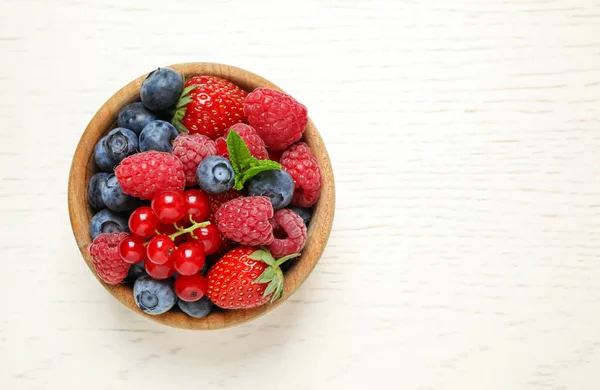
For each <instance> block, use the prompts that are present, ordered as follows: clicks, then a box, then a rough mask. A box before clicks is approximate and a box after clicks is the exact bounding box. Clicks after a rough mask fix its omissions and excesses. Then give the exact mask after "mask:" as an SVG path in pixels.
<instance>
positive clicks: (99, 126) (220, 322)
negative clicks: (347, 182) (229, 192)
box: [68, 63, 335, 329]
mask: <svg viewBox="0 0 600 390" xmlns="http://www.w3.org/2000/svg"><path fill="white" fill-rule="evenodd" d="M169 68H172V69H175V70H177V71H178V72H180V73H182V74H183V75H184V76H193V75H213V76H217V77H221V78H224V79H228V80H230V81H232V82H233V83H235V84H237V85H238V86H240V87H241V88H243V89H244V90H246V91H249V92H250V91H252V90H253V89H255V88H257V87H268V88H274V89H278V90H281V89H280V88H279V87H277V86H276V85H275V84H273V83H271V82H270V81H268V80H266V79H264V78H262V77H260V76H258V75H255V74H253V73H251V72H248V71H246V70H243V69H240V68H236V67H233V66H228V65H222V64H211V63H187V64H178V65H172V66H169ZM146 76H147V74H146V75H143V76H141V77H139V78H137V79H136V80H134V81H132V82H131V83H129V84H127V85H126V86H125V87H123V88H122V89H121V90H119V91H118V92H117V93H115V94H114V95H113V96H112V97H111V98H110V99H109V100H108V101H107V102H106V103H105V104H104V105H103V106H102V107H101V108H100V110H98V112H97V113H96V115H95V116H94V117H93V118H92V120H91V122H90V123H89V125H88V127H87V128H86V130H85V131H84V133H83V135H82V137H81V140H80V141H79V144H78V146H77V149H76V151H75V154H74V156H73V162H72V165H71V171H70V175H69V188H68V201H69V215H70V219H71V225H72V228H73V234H74V235H75V240H76V241H77V245H78V247H79V250H80V251H81V254H82V255H83V258H84V260H85V262H86V264H87V265H88V267H89V268H90V270H91V271H92V273H93V274H94V275H95V276H96V278H97V279H98V281H100V283H101V284H102V285H103V286H104V287H105V288H106V289H107V290H108V291H109V292H110V293H111V294H112V295H113V296H114V297H116V298H117V299H118V300H119V301H121V303H123V304H124V305H125V306H127V307H129V308H130V309H132V310H134V311H135V312H137V313H139V314H141V315H143V316H145V317H147V318H149V319H151V320H153V321H156V322H159V323H162V324H165V325H168V326H173V327H178V328H184V329H219V328H226V327H230V326H234V325H238V324H241V323H244V322H247V321H249V320H251V319H254V318H257V317H259V316H261V315H263V314H265V313H267V312H268V311H270V310H272V309H274V308H275V307H277V306H278V305H280V304H281V303H283V302H284V301H285V300H286V299H287V298H288V297H289V296H290V295H291V294H293V293H294V291H296V289H298V287H300V285H301V284H302V283H303V282H304V280H305V279H306V278H307V277H308V275H309V274H310V273H311V271H312V270H313V268H314V267H315V265H316V264H317V262H318V261H319V258H320V256H321V254H322V252H323V250H324V248H325V245H326V243H327V239H328V238H329V233H330V231H331V225H332V222H333V215H334V208H335V188H334V178H333V171H332V168H331V162H330V160H329V156H328V154H327V150H326V148H325V145H324V144H323V140H322V139H321V137H320V135H319V132H318V131H317V129H316V127H315V126H314V124H313V123H312V121H311V120H310V119H309V123H308V127H307V129H306V131H305V133H304V141H305V142H307V143H308V144H309V145H310V147H311V148H312V150H313V151H314V153H315V155H316V156H317V160H318V163H319V166H320V167H321V172H322V176H323V189H322V194H321V198H320V199H319V202H318V203H317V204H316V205H315V207H314V211H313V217H312V220H311V223H310V226H309V229H308V239H307V243H306V246H305V248H304V250H303V251H302V256H301V257H300V258H298V259H296V260H295V261H294V262H293V263H292V264H291V266H290V267H289V269H288V270H287V271H286V273H285V294H284V296H283V297H282V298H281V299H280V300H278V301H277V302H275V303H274V304H270V305H265V306H262V307H258V308H255V309H249V310H216V311H213V312H211V314H209V315H208V316H207V317H205V318H201V319H195V318H192V317H189V316H187V315H185V314H184V313H181V312H168V313H165V314H163V315H159V316H152V315H149V314H146V313H144V312H143V311H141V310H140V309H139V308H138V307H137V305H136V304H135V302H134V299H133V294H132V291H131V287H129V286H127V285H116V286H113V285H109V284H106V283H104V282H103V281H102V280H101V279H99V278H98V275H97V274H96V272H95V270H94V267H93V265H92V262H91V258H90V254H89V250H88V246H89V244H90V243H91V237H90V234H89V223H90V220H91V218H92V216H93V212H92V210H91V209H90V208H89V206H88V204H87V200H86V194H87V183H88V182H89V180H90V178H91V176H92V175H93V174H94V173H95V172H96V168H95V163H94V159H93V150H94V146H95V145H96V143H97V142H98V140H99V139H100V138H102V136H104V135H105V134H106V133H108V132H109V131H110V130H111V129H113V128H115V127H116V117H117V114H118V113H119V111H120V110H121V109H122V108H123V107H124V106H125V105H127V104H129V103H132V102H134V101H138V100H139V89H140V86H141V84H142V82H143V81H144V79H145V78H146Z"/></svg>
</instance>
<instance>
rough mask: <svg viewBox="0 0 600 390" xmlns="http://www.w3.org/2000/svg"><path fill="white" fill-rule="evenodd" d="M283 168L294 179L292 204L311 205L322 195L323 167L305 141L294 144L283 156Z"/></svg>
mask: <svg viewBox="0 0 600 390" xmlns="http://www.w3.org/2000/svg"><path fill="white" fill-rule="evenodd" d="M280 162H281V169H283V170H285V171H286V172H287V173H289V174H290V176H291V177H292V179H294V187H295V188H296V189H295V191H294V197H293V198H292V204H293V205H294V206H300V207H310V206H312V205H314V204H315V203H317V200H319V196H320V195H321V184H322V183H321V169H320V168H319V164H318V163H317V157H316V156H315V154H314V153H313V151H312V150H311V149H310V147H309V146H308V145H307V144H306V143H305V142H298V143H297V144H294V145H292V147H290V148H289V149H288V150H286V151H285V152H284V153H283V155H282V156H281V161H280Z"/></svg>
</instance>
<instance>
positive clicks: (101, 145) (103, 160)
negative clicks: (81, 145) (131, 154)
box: [94, 136, 119, 172]
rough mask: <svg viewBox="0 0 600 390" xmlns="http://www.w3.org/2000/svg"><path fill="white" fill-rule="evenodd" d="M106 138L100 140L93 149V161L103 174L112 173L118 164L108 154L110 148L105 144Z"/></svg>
mask: <svg viewBox="0 0 600 390" xmlns="http://www.w3.org/2000/svg"><path fill="white" fill-rule="evenodd" d="M107 138H108V136H104V137H102V138H100V141H98V143H97V144H96V146H95V147H94V160H95V161H96V165H97V166H98V168H99V169H100V170H102V171H104V172H112V170H113V168H114V167H115V166H116V165H117V164H118V163H119V162H118V161H116V159H115V158H114V157H113V156H112V154H111V153H110V148H109V147H108V144H107V142H106V140H107Z"/></svg>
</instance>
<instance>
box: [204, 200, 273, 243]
mask: <svg viewBox="0 0 600 390" xmlns="http://www.w3.org/2000/svg"><path fill="white" fill-rule="evenodd" d="M215 218H216V220H217V228H218V229H219V230H220V231H221V233H222V234H223V235H224V236H225V237H227V238H229V239H230V240H233V241H235V242H239V243H240V244H242V245H247V246H258V245H271V243H272V242H273V240H274V239H275V237H274V236H273V226H271V223H270V222H269V219H271V218H273V206H272V205H271V201H270V200H269V198H267V197H266V196H246V197H243V198H236V199H232V200H230V201H229V202H227V203H223V204H222V205H221V207H219V210H218V211H217V214H216V215H215Z"/></svg>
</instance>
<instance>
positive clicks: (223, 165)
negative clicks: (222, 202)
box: [196, 156, 235, 194]
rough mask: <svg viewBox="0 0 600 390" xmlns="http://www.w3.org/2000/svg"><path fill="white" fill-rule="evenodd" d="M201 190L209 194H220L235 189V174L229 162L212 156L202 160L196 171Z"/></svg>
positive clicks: (223, 158)
mask: <svg viewBox="0 0 600 390" xmlns="http://www.w3.org/2000/svg"><path fill="white" fill-rule="evenodd" d="M196 176H197V177H198V184H199V185H200V188H202V189H203V190H204V191H206V192H208V193H209V194H220V193H223V192H226V191H229V190H230V189H231V187H233V182H234V179H235V173H234V172H233V167H232V166H231V163H230V162H229V160H227V159H226V158H225V157H221V156H210V157H207V158H205V159H204V160H202V162H201V163H200V165H198V170H197V171H196Z"/></svg>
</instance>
